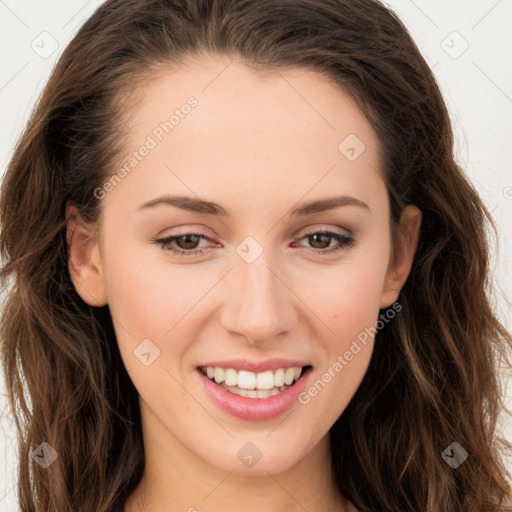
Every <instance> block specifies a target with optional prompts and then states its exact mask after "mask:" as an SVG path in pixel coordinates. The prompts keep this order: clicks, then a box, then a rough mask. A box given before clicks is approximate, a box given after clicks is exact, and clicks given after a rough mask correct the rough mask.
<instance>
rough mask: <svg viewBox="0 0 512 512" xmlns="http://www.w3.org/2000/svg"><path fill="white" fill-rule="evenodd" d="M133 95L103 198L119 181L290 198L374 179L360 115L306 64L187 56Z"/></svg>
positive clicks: (141, 189)
mask: <svg viewBox="0 0 512 512" xmlns="http://www.w3.org/2000/svg"><path fill="white" fill-rule="evenodd" d="M134 98H135V101H134V102H133V105H132V107H131V108H129V112H128V114H129V115H128V116H127V126H128V138H127V143H126V145H125V152H124V155H122V158H121V161H122V163H124V164H128V165H125V169H126V170H127V172H125V173H124V174H125V175H127V177H126V178H123V180H122V183H120V184H119V185H118V186H116V187H115V190H114V191H113V192H114V193H110V192H109V193H108V194H107V199H109V200H110V199H112V198H113V197H115V195H116V194H119V193H121V192H120V191H121V190H122V189H124V190H125V191H126V192H130V191H131V193H136V194H137V195H138V196H144V198H145V199H151V197H149V196H150V195H151V194H154V193H156V192H157V191H160V192H163V191H169V192H180V193H181V192H187V193H188V194H190V193H191V192H193V193H195V194H197V195H201V196H208V195H210V192H216V193H218V192H219V191H220V192H221V193H222V194H224V195H225V197H227V196H228V195H231V197H232V196H233V192H240V195H241V196H244V192H245V197H251V196H253V197H254V198H256V197H258V196H259V194H261V195H262V196H261V197H259V198H260V199H261V198H264V197H267V198H271V197H272V196H273V195H275V194H279V195H280V197H282V196H283V193H287V195H289V199H290V200H292V201H293V199H294V201H293V202H295V201H298V200H299V199H300V198H301V197H302V196H304V195H305V194H307V193H308V190H312V189H313V188H315V189H316V190H317V191H318V192H322V191H324V192H329V193H330V192H332V191H333V189H334V188H340V186H342V188H343V187H345V188H346V189H347V190H340V192H350V193H352V194H354V195H358V194H359V195H362V196H365V195H368V194H369V193H370V192H371V190H372V187H373V188H375V186H377V187H380V188H382V187H381V185H382V183H380V184H379V183H378V182H379V181H382V180H381V179H380V176H379V174H378V169H379V159H378V151H377V140H376V136H375V134H374V132H373V130H372V128H371V126H370V124H369V123H368V121H367V120H366V118H365V117H364V115H363V114H362V113H361V112H360V110H359V109H358V108H357V106H356V104H355V103H354V102H353V101H352V100H351V99H350V97H349V96H348V95H347V94H345V93H344V92H343V91H342V90H341V89H340V88H339V87H338V86H336V85H335V84H333V83H331V82H329V81H328V80H327V79H326V78H325V77H324V76H322V75H320V74H318V73H316V72H314V71H312V70H309V69H306V68H273V69H269V70H265V71H264V72H260V71H255V70H253V69H251V68H250V67H248V66H246V65H245V64H243V63H241V62H239V61H236V60H229V59H226V58H208V59H201V60H194V61H190V62H188V63H187V65H184V66H179V67H174V68H169V69H168V70H162V71H160V72H159V73H158V74H156V75H154V76H152V77H151V79H150V80H148V82H147V83H146V84H145V85H142V86H140V87H139V88H138V90H137V91H136V94H135V95H134ZM144 146H146V148H150V149H144ZM139 150H143V151H139ZM141 152H143V153H144V155H143V156H142V157H141V155H140V154H137V155H135V154H136V153H141ZM166 189H169V190H166ZM176 189H179V190H176ZM348 189H350V190H348ZM247 194H248V195H247ZM331 195H332V194H331ZM109 196H110V198H109ZM361 199H362V200H365V199H364V198H363V197H361ZM269 200H270V199H269Z"/></svg>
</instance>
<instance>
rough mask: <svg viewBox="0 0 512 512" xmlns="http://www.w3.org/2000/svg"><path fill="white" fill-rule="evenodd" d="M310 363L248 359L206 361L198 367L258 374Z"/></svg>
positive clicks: (289, 360) (288, 360) (290, 360)
mask: <svg viewBox="0 0 512 512" xmlns="http://www.w3.org/2000/svg"><path fill="white" fill-rule="evenodd" d="M310 364H311V363H307V362H305V361H297V360H292V359H266V360H265V361H249V359H229V360H228V361H208V362H207V363H204V364H202V365H200V366H205V367H206V366H211V367H214V366H218V367H219V368H234V369H235V370H247V371H249V372H254V373H260V372H265V371H267V370H277V369H278V368H290V367H291V366H300V367H303V366H309V365H310Z"/></svg>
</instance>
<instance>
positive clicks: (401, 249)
mask: <svg viewBox="0 0 512 512" xmlns="http://www.w3.org/2000/svg"><path fill="white" fill-rule="evenodd" d="M421 218H422V215H421V210H419V208H417V207H416V206H413V205H409V206H407V207H406V208H404V210H403V212H402V216H401V219H400V235H399V237H398V240H397V245H396V247H395V248H394V250H393V251H392V256H391V258H390V262H389V265H388V270H387V273H386V278H385V280H384V286H383V289H382V295H381V302H380V308H381V309H383V308H387V307H389V306H391V305H392V304H393V303H394V302H396V301H397V300H398V296H399V294H400V290H401V289H402V287H403V285H404V284H405V282H406V280H407V278H408V276H409V273H410V271H411V268H412V262H413V260H414V254H415V252H416V247H417V245H418V239H419V233H420V227H421Z"/></svg>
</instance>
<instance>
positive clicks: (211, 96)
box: [69, 58, 419, 474]
mask: <svg viewBox="0 0 512 512" xmlns="http://www.w3.org/2000/svg"><path fill="white" fill-rule="evenodd" d="M228 63H229V61H227V60H223V59H221V58H219V59H211V60H201V61H197V62H195V63H190V65H187V66H186V67H182V68H179V69H177V70H176V69H175V70H172V71H169V72H168V73H162V74H161V75H160V76H159V77H158V78H156V79H155V80H153V81H151V82H149V83H148V85H147V86H146V87H145V88H144V89H141V90H140V91H138V93H139V100H140V101H139V102H137V103H136V107H134V109H133V112H131V113H130V114H131V115H130V121H129V124H128V125H129V141H128V143H127V145H126V153H125V155H124V161H125V162H127V166H126V167H125V172H124V173H123V172H120V173H119V174H118V178H120V179H117V180H115V181H112V182H111V185H110V186H108V185H107V186H106V187H104V188H102V189H101V191H99V192H98V193H99V194H101V195H102V197H103V199H102V213H101V215H102V224H101V230H100V232H99V239H98V241H99V243H98V244H92V243H91V244H89V245H85V244H83V243H82V244H81V243H80V242H78V241H77V242H76V243H74V242H73V248H72V254H71V256H72V259H73V261H74V263H75V264H74V269H73V280H74V282H75V285H76V288H77V290H78V292H79V293H80V295H81V296H82V297H83V299H84V300H85V301H86V302H88V303H89V304H91V305H95V306H99V305H103V304H106V303H108V305H109V309H110V312H111V314H112V317H113V320H114V326H115V330H116V335H117V342H118V345H119V349H120V352H121V355H122V358H123V361H124V364H125V366H126V369H127V371H128V373H129V375H130V377H131V379H132V381H133V383H134V385H135V387H136V388H137V390H138V392H139V395H140V403H141V412H142V416H143V425H144V430H145V436H146V446H147V449H148V450H154V452H155V454H157V453H159V454H163V453H166V454H168V456H169V458H171V457H173V456H176V454H181V455H184V456H185V457H184V460H185V459H187V460H191V459H193V460H195V461H196V462H197V463H198V464H203V465H211V466H215V467H217V468H221V469H223V470H227V471H233V472H237V473H251V474H266V472H272V473H278V472H280V471H284V470H286V469H288V468H291V467H293V466H294V465H297V464H299V463H300V462H301V461H305V460H307V459H308V457H309V458H311V457H313V454H314V453H315V449H318V447H323V449H324V448H325V446H326V444H325V443H326V440H327V434H328V431H329V428H330V427H331V426H332V425H333V423H334V422H335V421H336V419H337V418H338V417H339V416H340V415H341V414H342V413H343V411H344V409H345V408H346V406H347V404H348V403H349V401H350V399H351V398H352V396H353V395H354V393H355V391H356V390H357V388H358V386H359V384H360V383H361V380H362V378H363V376H364V374H365V372H366V370H367V367H368V364H369V361H370V357H371V354H372V349H373V343H374V338H373V337H372V334H368V333H372V330H371V328H373V327H374V326H375V324H376V322H377V320H379V308H385V307H388V306H391V305H392V304H393V303H394V302H395V301H396V300H397V298H398V293H399V290H400V287H401V286H402V285H403V283H404V281H405V279H406V277H407V274H408V272H409V270H410V264H411V260H412V254H413V252H414V246H415V243H416V239H415V234H416V233H417V229H418V227H419V216H418V212H417V211H416V212H414V211H413V210H412V209H409V210H408V212H407V213H406V214H404V219H405V221H406V222H405V221H404V224H403V226H404V229H408V230H409V231H410V232H411V233H412V234H413V236H412V238H411V237H410V238H409V239H410V240H412V241H411V242H410V244H409V245H407V244H405V243H404V244H402V246H401V249H400V251H396V252H395V253H394V254H393V255H392V251H391V249H392V246H391V236H390V220H389V203H388V196H387V191H386V185H385V183H384V180H383V178H382V176H381V174H380V163H379V155H378V150H377V139H376V136H375V134H374V132H373V130H372V129H371V126H370V125H369V124H368V122H367V121H366V119H365V118H364V117H363V115H362V114H361V112H360V111H359V110H358V109H357V107H356V106H355V104H354V103H353V102H352V101H351V100H350V99H349V97H348V96H346V95H345V94H343V93H342V92H341V91H340V90H339V89H338V88H337V87H335V86H334V85H333V84H331V83H329V82H328V81H327V80H325V79H324V78H322V77H321V76H320V75H318V74H316V73H314V72H312V71H308V70H306V69H299V68H297V69H287V70H282V69H281V70H279V72H271V71H269V72H266V73H264V74H262V73H257V72H255V71H252V70H251V69H249V68H248V67H246V66H245V65H243V64H242V63H239V62H236V61H234V62H231V64H230V65H229V66H227V64H228ZM226 66H227V67H226ZM191 97H193V98H194V99H190V100H189V98H191ZM187 100H188V103H187ZM186 105H188V106H186ZM172 115H174V118H171V116H172ZM170 118H171V120H170V121H169V119H170ZM166 122H167V123H168V124H167V125H166V124H165V123H166ZM143 146H145V147H146V150H144V149H142V147H143ZM134 152H135V153H134ZM130 158H132V160H130ZM134 159H135V160H134ZM127 169H129V171H128V170H127ZM178 197H181V199H176V198H178ZM200 201H206V202H207V203H204V204H202V205H201V204H200ZM213 203H215V204H213ZM69 211H71V210H69ZM77 239H78V238H77ZM409 239H408V240H409ZM73 240H75V237H73ZM397 314H399V313H397ZM391 321H392V320H391ZM363 333H364V334H363ZM363 339H364V340H365V341H364V342H363V341H362V340H363ZM289 368H300V372H301V376H300V377H299V378H298V380H296V381H294V382H295V383H294V384H292V381H290V380H287V381H285V382H288V383H289V384H290V385H289V386H288V388H287V389H286V390H283V387H282V386H286V383H283V375H282V374H283V373H284V376H285V378H288V379H295V378H296V377H297V375H298V373H299V370H288V369H289ZM287 370H288V371H287ZM204 373H206V376H205V375H204ZM208 375H209V376H210V379H209V378H208ZM223 379H224V381H223V382H222V380H223ZM215 380H217V381H220V382H214V381H215ZM226 382H228V383H229V386H230V390H226V389H224V388H223V387H222V385H223V386H227V384H226ZM235 385H236V386H240V388H241V389H242V391H238V393H242V395H243V394H248V395H249V396H241V395H240V394H235V393H234V392H233V391H237V390H238V388H236V389H234V388H233V386H235ZM254 386H256V387H257V389H254ZM251 388H252V389H251ZM270 388H272V389H270ZM258 389H260V391H263V393H260V392H259V391H258ZM315 390H316V391H315ZM258 393H259V395H258ZM255 395H256V397H257V398H252V397H251V396H255ZM150 440H151V441H150ZM324 455H325V454H324ZM250 457H252V459H250ZM258 457H261V458H260V459H259V460H257V463H255V464H254V465H252V466H251V464H252V463H251V462H250V460H253V459H254V458H255V459H258ZM249 459H250V460H249Z"/></svg>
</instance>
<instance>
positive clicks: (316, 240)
mask: <svg viewBox="0 0 512 512" xmlns="http://www.w3.org/2000/svg"><path fill="white" fill-rule="evenodd" d="M317 237H324V241H326V242H327V243H322V241H321V240H320V241H319V240H318V238H317ZM309 238H310V239H312V240H313V241H314V243H312V244H311V245H312V246H313V247H315V248H316V249H323V248H325V247H329V240H330V238H331V237H330V236H329V235H327V234H326V233H314V234H313V235H309ZM325 239H327V240H325ZM318 241H319V242H320V247H318V246H316V245H315V244H316V243H317V242H318Z"/></svg>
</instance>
